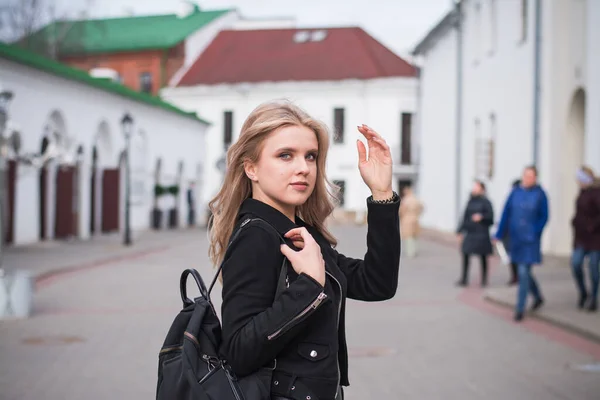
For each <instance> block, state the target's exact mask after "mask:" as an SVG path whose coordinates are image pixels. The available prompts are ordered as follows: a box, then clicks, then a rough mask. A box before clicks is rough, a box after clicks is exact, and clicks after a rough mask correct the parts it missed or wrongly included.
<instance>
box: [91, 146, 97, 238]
mask: <svg viewBox="0 0 600 400" xmlns="http://www.w3.org/2000/svg"><path fill="white" fill-rule="evenodd" d="M97 166H98V148H97V147H96V146H94V148H93V149H92V173H91V178H90V235H93V234H95V233H96V168H97Z"/></svg>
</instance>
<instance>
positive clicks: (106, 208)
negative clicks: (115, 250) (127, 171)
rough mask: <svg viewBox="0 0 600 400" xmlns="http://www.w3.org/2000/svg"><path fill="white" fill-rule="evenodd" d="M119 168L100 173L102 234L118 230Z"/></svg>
mask: <svg viewBox="0 0 600 400" xmlns="http://www.w3.org/2000/svg"><path fill="white" fill-rule="evenodd" d="M119 172H120V171H119V168H115V169H105V170H104V171H102V232H103V233H108V232H115V231H118V230H119V186H120V183H121V181H120V180H119V179H120V178H119Z"/></svg>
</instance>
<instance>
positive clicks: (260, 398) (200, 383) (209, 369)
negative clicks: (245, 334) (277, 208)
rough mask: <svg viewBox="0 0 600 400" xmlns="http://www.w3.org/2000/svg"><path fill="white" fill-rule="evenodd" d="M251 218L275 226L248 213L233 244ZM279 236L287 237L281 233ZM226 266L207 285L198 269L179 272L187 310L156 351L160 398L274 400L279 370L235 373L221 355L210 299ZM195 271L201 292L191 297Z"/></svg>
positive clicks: (282, 276)
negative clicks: (189, 288) (188, 287)
mask: <svg viewBox="0 0 600 400" xmlns="http://www.w3.org/2000/svg"><path fill="white" fill-rule="evenodd" d="M249 223H257V224H262V225H263V226H268V229H273V230H275V228H273V227H272V226H271V225H269V224H268V223H267V222H265V221H264V220H262V219H259V218H252V219H250V218H248V219H246V220H244V222H242V223H241V224H240V227H239V228H238V229H237V230H236V231H235V233H234V234H233V235H232V238H231V240H230V241H229V246H231V244H232V243H233V241H234V240H235V239H236V238H237V237H238V236H239V234H240V232H241V231H242V229H244V227H245V226H247V225H248V224H249ZM277 235H278V236H279V238H280V239H281V241H282V242H283V238H281V236H280V235H279V233H277ZM286 261H287V259H286V258H285V257H284V261H283V264H282V266H281V272H280V276H279V282H278V286H277V292H276V293H275V297H277V296H279V294H280V293H281V292H282V291H283V290H284V289H285V288H286V277H287V265H286ZM222 268H223V264H221V266H220V267H219V269H218V270H217V273H216V274H215V277H214V279H213V281H212V283H211V285H210V288H209V290H206V286H205V285H204V281H203V280H202V277H201V276H200V274H199V273H198V271H196V270H195V269H186V270H185V271H183V273H182V274H181V279H180V283H179V289H180V292H181V299H182V301H183V309H182V310H181V311H180V312H179V314H178V315H177V316H176V317H175V320H174V321H173V323H172V325H171V328H170V329H169V332H168V333H167V337H166V338H165V341H164V343H163V346H162V348H161V350H160V352H159V355H158V385H157V388H156V399H157V400H270V399H271V379H272V375H273V370H274V369H275V360H273V362H274V365H273V366H272V367H265V368H262V369H260V370H258V371H256V372H255V373H253V374H252V375H249V376H245V377H243V378H237V377H236V376H235V374H234V373H233V371H232V370H231V367H230V366H229V364H228V363H227V360H224V359H223V358H222V357H220V356H219V347H220V344H221V323H220V321H219V318H218V317H217V313H216V312H215V309H214V306H213V304H212V302H211V300H210V292H211V291H212V288H213V286H214V285H215V282H216V280H217V278H218V276H219V274H220V272H221V270H222ZM189 275H191V276H192V277H193V278H194V280H195V281H196V284H197V285H198V289H199V290H200V297H196V298H195V299H194V300H190V299H188V297H187V293H186V292H187V291H186V283H187V278H188V276H189Z"/></svg>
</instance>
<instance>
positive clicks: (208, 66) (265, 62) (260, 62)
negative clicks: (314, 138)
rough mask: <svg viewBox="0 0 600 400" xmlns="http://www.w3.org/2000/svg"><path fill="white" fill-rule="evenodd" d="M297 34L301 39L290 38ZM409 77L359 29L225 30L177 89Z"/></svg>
mask: <svg viewBox="0 0 600 400" xmlns="http://www.w3.org/2000/svg"><path fill="white" fill-rule="evenodd" d="M319 31H320V32H325V33H326V36H325V38H321V39H322V40H318V38H316V37H314V36H318V35H319V33H315V32H319ZM301 32H305V35H306V34H308V36H309V39H308V40H307V41H300V42H298V41H297V40H295V38H297V37H298V36H299V35H303V33H301ZM311 37H312V39H311ZM313 39H315V40H313ZM413 76H416V69H415V67H413V66H412V65H411V64H409V63H408V62H406V61H405V60H403V59H402V58H400V57H398V56H397V55H396V54H394V53H393V52H392V51H390V50H389V49H388V48H386V47H385V46H383V45H382V44H381V43H379V42H378V41H377V40H375V39H374V38H372V37H371V36H370V35H369V34H368V33H366V32H365V31H364V30H362V29H361V28H318V29H317V28H311V29H265V30H225V31H221V32H220V33H219V34H218V35H217V37H216V38H215V39H214V40H213V41H212V43H211V44H210V45H209V46H208V47H207V48H206V50H205V51H204V52H203V53H202V54H201V55H200V57H199V58H198V59H197V60H196V61H195V62H194V64H193V65H192V66H191V67H190V68H189V69H188V71H187V72H186V73H185V74H184V75H183V77H182V78H181V80H180V81H179V83H178V84H177V86H194V85H211V84H219V83H238V82H267V81H270V82H278V81H320V80H342V79H372V78H382V77H413Z"/></svg>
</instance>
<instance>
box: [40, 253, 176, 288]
mask: <svg viewBox="0 0 600 400" xmlns="http://www.w3.org/2000/svg"><path fill="white" fill-rule="evenodd" d="M169 248H171V246H158V247H153V248H149V249H144V250H140V251H137V252H133V253H129V254H121V255H118V256H113V257H107V258H103V259H100V260H95V261H91V262H88V263H83V264H78V265H70V266H64V267H57V268H53V269H52V270H50V271H46V272H42V273H40V274H38V275H36V276H35V277H34V283H35V287H36V289H40V288H43V287H45V286H48V285H50V284H51V283H52V282H53V281H54V280H56V279H58V278H60V277H62V276H68V275H71V274H75V273H78V272H83V271H88V270H91V269H94V268H98V267H103V266H106V265H109V264H113V263H116V262H119V261H126V260H134V259H137V258H142V257H146V256H148V255H151V254H155V253H161V252H163V251H166V250H168V249H169Z"/></svg>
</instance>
